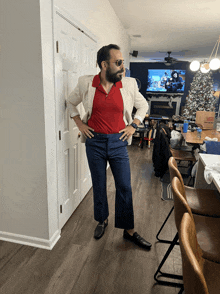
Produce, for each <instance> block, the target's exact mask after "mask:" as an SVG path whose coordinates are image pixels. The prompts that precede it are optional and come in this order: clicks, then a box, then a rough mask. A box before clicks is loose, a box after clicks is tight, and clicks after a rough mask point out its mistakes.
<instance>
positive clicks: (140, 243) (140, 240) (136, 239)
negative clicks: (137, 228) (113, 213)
mask: <svg viewBox="0 0 220 294" xmlns="http://www.w3.org/2000/svg"><path fill="white" fill-rule="evenodd" d="M123 237H124V239H126V240H129V241H132V242H134V243H135V244H137V245H138V246H140V247H143V248H145V249H150V248H151V246H152V244H151V243H149V242H147V241H146V240H145V239H144V238H142V237H141V236H140V235H139V234H138V233H136V232H135V233H134V234H133V236H131V235H130V234H129V233H128V232H127V231H126V230H124V234H123Z"/></svg>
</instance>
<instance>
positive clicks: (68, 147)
mask: <svg viewBox="0 0 220 294" xmlns="http://www.w3.org/2000/svg"><path fill="white" fill-rule="evenodd" d="M54 38H55V39H54V44H55V45H54V47H55V93H56V128H57V133H58V135H59V136H58V140H57V152H58V154H57V166H58V200H59V228H60V229H61V228H62V227H63V226H64V224H65V223H66V222H67V220H68V219H69V217H70V216H71V214H72V213H73V212H74V210H75V209H76V207H77V206H78V205H79V203H80V202H81V200H82V199H83V198H84V196H85V195H86V193H87V192H88V190H89V189H90V188H91V185H92V183H91V175H90V172H89V168H88V163H87V158H86V154H85V144H83V143H81V140H80V137H79V130H78V128H77V126H76V124H75V122H74V121H73V120H72V119H70V118H69V112H68V110H67V108H66V99H67V97H68V95H69V94H70V93H71V92H72V91H73V89H74V88H75V86H76V84H77V81H78V78H79V76H81V75H83V74H96V72H97V70H96V67H95V59H94V60H93V62H92V61H91V58H92V54H93V51H94V52H95V50H96V49H95V48H96V43H95V41H94V40H92V39H90V38H89V37H88V36H86V35H85V34H83V33H82V32H81V31H80V30H79V29H77V28H76V27H75V26H74V25H73V24H72V21H70V20H68V19H67V16H66V15H65V17H63V16H62V15H61V14H60V13H59V14H58V13H55V19H54ZM85 44H86V46H85ZM93 58H94V56H93ZM88 64H89V65H90V66H89V68H88ZM78 110H79V112H80V115H81V117H82V115H83V113H84V108H83V106H82V104H80V105H78Z"/></svg>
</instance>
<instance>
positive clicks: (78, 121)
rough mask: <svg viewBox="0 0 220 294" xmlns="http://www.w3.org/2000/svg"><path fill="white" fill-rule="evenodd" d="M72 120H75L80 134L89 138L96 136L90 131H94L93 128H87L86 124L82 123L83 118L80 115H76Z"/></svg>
mask: <svg viewBox="0 0 220 294" xmlns="http://www.w3.org/2000/svg"><path fill="white" fill-rule="evenodd" d="M72 119H74V121H75V123H76V125H77V127H78V129H79V130H80V132H81V133H82V134H83V135H84V136H86V137H88V138H90V139H91V138H92V137H94V135H93V134H92V133H91V132H90V130H92V131H94V130H93V129H92V128H90V127H89V126H87V125H86V124H84V122H82V120H81V118H80V117H79V115H76V116H74V117H72Z"/></svg>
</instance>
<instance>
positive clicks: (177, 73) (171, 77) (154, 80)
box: [147, 69, 186, 93]
mask: <svg viewBox="0 0 220 294" xmlns="http://www.w3.org/2000/svg"><path fill="white" fill-rule="evenodd" d="M185 73H186V71H185V70H178V69H148V86H147V92H164V93H183V92H184V89H185Z"/></svg>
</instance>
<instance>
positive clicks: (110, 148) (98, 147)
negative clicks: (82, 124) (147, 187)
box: [86, 132, 134, 230]
mask: <svg viewBox="0 0 220 294" xmlns="http://www.w3.org/2000/svg"><path fill="white" fill-rule="evenodd" d="M92 133H93V134H94V137H92V138H91V139H90V138H87V139H86V154H87V159H88V163H89V168H90V171H91V176H92V183H93V200H94V218H95V220H96V221H98V222H101V223H102V222H103V221H104V220H106V219H107V217H108V216H109V209H108V199H107V191H106V167H107V161H108V162H109V164H110V168H111V171H112V174H113V177H114V180H115V187H116V197H115V227H116V228H120V229H126V230H131V229H133V228H134V213H133V203H132V189H131V174H130V164H129V157H128V151H127V145H128V142H127V140H125V141H122V140H119V138H120V137H121V136H122V133H117V134H100V133H95V132H92Z"/></svg>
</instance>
